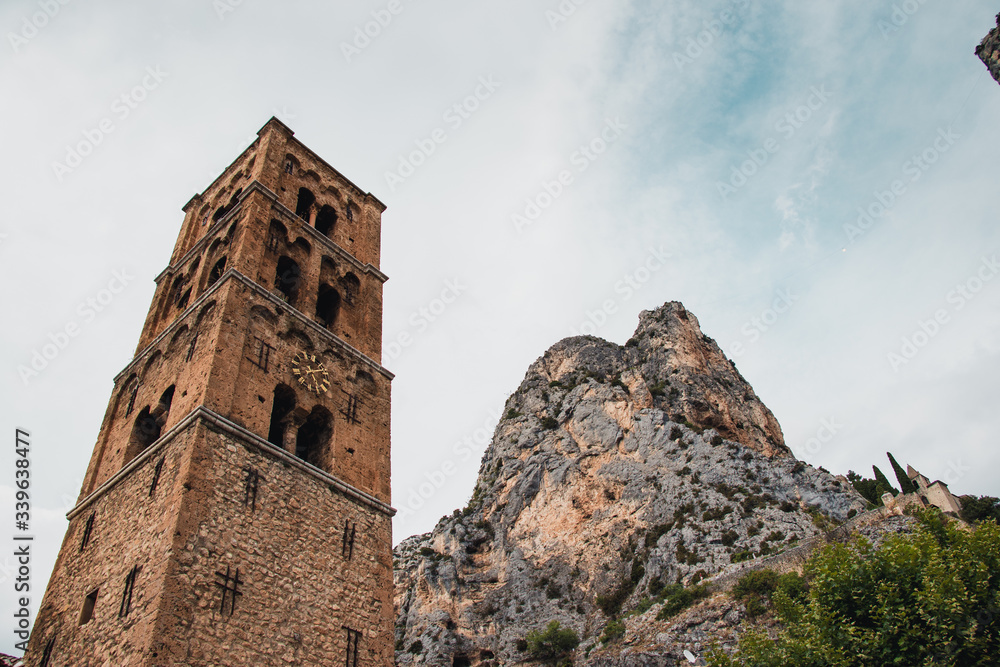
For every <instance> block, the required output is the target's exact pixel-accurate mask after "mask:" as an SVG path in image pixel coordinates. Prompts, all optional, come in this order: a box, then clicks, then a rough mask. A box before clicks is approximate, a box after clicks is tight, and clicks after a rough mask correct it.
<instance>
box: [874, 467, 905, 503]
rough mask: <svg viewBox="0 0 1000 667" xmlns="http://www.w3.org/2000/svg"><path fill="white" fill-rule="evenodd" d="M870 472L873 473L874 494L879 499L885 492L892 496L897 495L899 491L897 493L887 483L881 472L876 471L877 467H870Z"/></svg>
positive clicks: (894, 488)
mask: <svg viewBox="0 0 1000 667" xmlns="http://www.w3.org/2000/svg"><path fill="white" fill-rule="evenodd" d="M872 470H873V471H875V489H876V490H875V493H876V494H877V495H878V497H879V498H881V497H882V494H883V493H885V492H886V491H888V492H889V493H891V494H892V495H894V496H898V495H899V491H897V490H896V487H894V486H893V485H892V484H890V483H889V480H887V479H886V478H885V475H883V474H882V471H881V470H879V469H878V466H872Z"/></svg>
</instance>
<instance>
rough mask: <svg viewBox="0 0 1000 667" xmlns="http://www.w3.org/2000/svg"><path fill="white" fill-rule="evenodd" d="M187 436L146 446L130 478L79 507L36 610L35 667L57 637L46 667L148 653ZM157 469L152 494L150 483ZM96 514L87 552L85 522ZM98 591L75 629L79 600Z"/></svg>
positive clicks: (116, 661) (133, 659)
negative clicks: (124, 609) (128, 589)
mask: <svg viewBox="0 0 1000 667" xmlns="http://www.w3.org/2000/svg"><path fill="white" fill-rule="evenodd" d="M188 439H189V436H184V437H178V438H175V439H173V440H170V441H167V442H164V443H162V444H160V445H158V446H157V447H156V448H153V449H150V450H149V451H147V452H146V453H145V454H144V455H143V456H141V457H140V458H139V459H137V460H136V462H135V468H134V470H133V471H132V473H131V474H129V475H127V476H125V477H123V478H122V479H121V480H120V481H119V483H117V484H116V485H114V486H113V487H112V488H110V489H108V490H107V491H106V492H105V493H104V494H103V495H101V496H99V497H97V498H96V499H94V500H93V502H91V503H89V504H87V505H86V506H83V507H81V508H80V509H78V510H77V511H76V512H75V513H74V514H73V515H72V516H71V518H70V523H69V528H68V529H67V531H66V536H65V537H64V538H63V545H62V548H61V549H60V552H59V557H58V559H57V560H56V564H55V568H54V569H53V572H52V578H51V580H50V581H49V584H48V588H47V589H46V592H45V596H44V598H43V599H42V603H41V605H40V607H39V611H38V616H37V620H36V621H35V626H34V629H33V631H32V634H31V643H30V645H29V651H28V653H27V655H26V656H25V664H26V665H27V666H28V667H35V666H36V665H38V664H39V663H40V661H41V657H42V652H43V651H44V647H45V645H46V644H47V643H48V642H49V641H50V640H53V639H54V643H53V653H52V660H51V662H50V663H49V664H50V666H51V667H71V666H72V667H81V666H83V665H94V666H97V665H108V666H112V665H113V666H115V667H117V666H119V665H139V664H147V663H145V662H141V661H139V660H138V659H137V656H143V655H145V654H146V652H147V647H148V646H149V643H150V641H151V637H152V634H153V627H154V619H155V615H156V606H155V605H156V602H157V600H158V597H159V594H160V592H161V586H162V581H163V577H164V574H165V572H166V571H167V563H168V561H169V559H170V555H171V546H172V542H173V533H174V529H175V522H176V517H177V515H178V513H179V511H180V508H181V503H182V501H183V497H184V493H185V492H184V477H185V472H186V470H187V468H188V463H189V452H188V451H187V450H186V449H185V446H186V442H187V440H188ZM160 461H163V464H162V466H161V467H160V475H159V480H158V481H157V485H156V490H155V492H154V493H152V494H150V486H151V483H152V480H153V477H154V475H155V472H156V468H157V466H158V465H159V464H160ZM91 517H94V520H93V528H92V531H91V535H90V539H89V542H88V543H87V545H86V547H81V545H82V544H83V537H84V533H85V531H86V529H87V523H88V521H89V520H90V518H91ZM133 566H138V567H139V574H138V577H137V578H136V582H135V586H134V592H133V596H132V603H131V610H130V611H129V613H128V615H126V616H125V617H123V618H122V617H119V612H120V610H121V600H122V595H123V592H124V587H125V579H126V577H127V576H128V574H129V572H130V570H131V569H132V567H133ZM94 590H97V591H98V597H97V603H96V605H95V606H94V610H93V618H92V620H90V621H89V622H88V623H86V624H85V625H80V616H81V611H82V609H83V605H84V600H85V598H86V597H87V595H88V594H90V593H91V592H92V591H94Z"/></svg>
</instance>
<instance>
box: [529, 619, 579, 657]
mask: <svg viewBox="0 0 1000 667" xmlns="http://www.w3.org/2000/svg"><path fill="white" fill-rule="evenodd" d="M524 641H525V643H526V644H527V651H528V654H529V655H530V656H531V657H532V658H534V659H535V660H541V661H544V662H548V663H549V664H551V665H555V664H557V663H558V662H559V659H560V658H562V657H563V656H565V655H567V654H568V653H570V652H571V651H573V649H575V648H576V647H577V646H579V645H580V636H579V635H577V634H576V631H575V630H573V628H563V627H561V626H560V624H559V621H551V622H550V623H549V624H548V626H546V628H545V630H532V631H531V632H529V633H528V636H527V637H525V638H524Z"/></svg>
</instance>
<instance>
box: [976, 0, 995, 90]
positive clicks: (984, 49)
mask: <svg viewBox="0 0 1000 667" xmlns="http://www.w3.org/2000/svg"><path fill="white" fill-rule="evenodd" d="M976 55H977V56H979V59H980V60H982V61H983V63H984V64H985V65H986V67H987V68H989V70H990V74H992V75H993V78H994V79H996V80H997V81H998V82H1000V14H997V27H996V28H994V29H993V30H991V31H990V33H989V34H988V35H986V37H984V38H983V41H982V42H981V43H980V44H979V46H977V47H976Z"/></svg>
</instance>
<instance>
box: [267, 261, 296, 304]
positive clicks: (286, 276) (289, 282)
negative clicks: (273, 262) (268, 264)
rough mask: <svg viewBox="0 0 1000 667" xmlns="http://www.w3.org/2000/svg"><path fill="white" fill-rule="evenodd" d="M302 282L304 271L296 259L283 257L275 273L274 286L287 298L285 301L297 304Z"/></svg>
mask: <svg viewBox="0 0 1000 667" xmlns="http://www.w3.org/2000/svg"><path fill="white" fill-rule="evenodd" d="M301 281H302V269H300V268H299V265H298V264H297V263H296V262H295V260H294V259H292V258H291V257H289V256H287V255H283V256H282V257H280V258H279V259H278V267H277V269H276V270H275V272H274V286H275V288H277V290H278V291H279V292H281V293H282V294H283V295H284V296H285V301H287V302H288V303H290V304H294V303H295V298H296V297H297V296H298V294H299V283H300V282H301Z"/></svg>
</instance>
